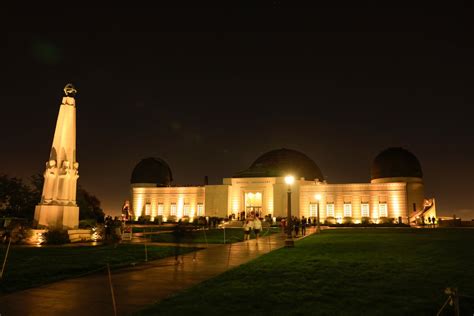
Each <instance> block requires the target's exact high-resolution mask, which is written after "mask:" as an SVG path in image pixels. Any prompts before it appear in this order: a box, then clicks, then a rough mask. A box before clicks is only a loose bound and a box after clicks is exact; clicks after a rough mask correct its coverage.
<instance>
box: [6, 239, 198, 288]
mask: <svg viewBox="0 0 474 316" xmlns="http://www.w3.org/2000/svg"><path fill="white" fill-rule="evenodd" d="M195 249H196V248H180V249H179V251H180V252H181V253H185V252H189V251H193V250H195ZM147 250H148V260H154V259H160V258H164V257H168V256H172V255H174V247H156V246H148V247H147ZM5 253H6V247H5V246H2V247H0V259H1V261H0V262H1V263H3V259H4V256H5ZM144 260H145V251H144V245H138V244H137V245H134V244H119V245H118V246H117V247H116V248H114V246H113V245H107V246H96V247H91V246H83V247H41V248H36V247H12V248H10V254H9V256H8V261H7V265H6V268H5V272H4V275H3V279H2V280H0V293H8V292H13V291H17V290H22V289H26V288H30V287H35V286H38V285H42V284H46V283H51V282H54V281H58V280H62V279H66V278H70V277H75V276H78V275H81V274H84V273H88V272H90V271H94V270H96V269H101V268H104V267H105V266H106V265H107V263H109V264H110V266H111V268H113V269H116V268H121V267H127V266H131V265H132V264H140V263H143V262H144ZM0 268H1V266H0Z"/></svg>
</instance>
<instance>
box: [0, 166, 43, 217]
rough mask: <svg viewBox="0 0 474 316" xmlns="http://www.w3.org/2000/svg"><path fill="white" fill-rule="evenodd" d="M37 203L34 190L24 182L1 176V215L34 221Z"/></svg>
mask: <svg viewBox="0 0 474 316" xmlns="http://www.w3.org/2000/svg"><path fill="white" fill-rule="evenodd" d="M37 203H38V201H36V200H35V195H34V194H33V192H32V189H31V188H30V186H29V185H28V184H25V183H24V182H23V180H21V179H18V178H15V177H13V178H10V177H9V176H7V175H4V174H2V175H0V212H1V214H3V215H5V216H14V217H23V218H30V219H32V218H33V214H34V210H35V205H36V204H37Z"/></svg>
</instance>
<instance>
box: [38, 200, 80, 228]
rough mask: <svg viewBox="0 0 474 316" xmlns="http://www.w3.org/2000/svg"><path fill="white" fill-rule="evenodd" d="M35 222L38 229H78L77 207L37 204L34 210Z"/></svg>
mask: <svg viewBox="0 0 474 316" xmlns="http://www.w3.org/2000/svg"><path fill="white" fill-rule="evenodd" d="M35 222H36V223H37V225H38V226H39V227H42V226H46V227H49V228H57V229H75V228H78V227H79V207H77V206H71V205H51V204H39V205H36V208H35Z"/></svg>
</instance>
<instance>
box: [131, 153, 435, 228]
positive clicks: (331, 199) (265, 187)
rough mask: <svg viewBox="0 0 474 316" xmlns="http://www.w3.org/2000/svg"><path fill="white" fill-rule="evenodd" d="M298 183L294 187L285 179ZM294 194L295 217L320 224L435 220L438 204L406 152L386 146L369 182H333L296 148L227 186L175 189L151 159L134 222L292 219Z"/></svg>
mask: <svg viewBox="0 0 474 316" xmlns="http://www.w3.org/2000/svg"><path fill="white" fill-rule="evenodd" d="M288 175H291V176H293V177H294V178H295V181H294V182H293V184H291V185H289V184H287V183H286V182H285V176H288ZM288 190H291V193H292V194H291V206H292V207H291V208H292V215H295V216H299V217H301V216H305V217H316V216H317V210H318V208H319V212H320V217H321V221H323V222H324V221H325V222H337V223H343V222H353V223H360V222H374V223H378V222H381V221H394V222H403V223H410V224H413V223H416V222H419V221H420V220H423V218H426V217H431V216H435V217H436V208H435V203H434V199H426V198H425V195H424V184H423V172H422V168H421V165H420V163H419V161H418V159H417V158H416V157H415V155H413V154H412V153H411V152H409V151H407V150H405V149H403V148H388V149H386V150H384V151H382V152H381V153H380V154H379V155H378V156H377V157H375V159H374V161H373V163H372V168H371V180H370V183H328V182H327V181H326V180H325V178H324V175H323V173H322V172H321V170H320V168H319V167H318V165H317V164H316V163H315V162H314V161H313V160H312V159H310V158H309V157H308V156H306V155H305V154H303V153H301V152H299V151H295V150H291V149H277V150H272V151H270V152H267V153H265V154H263V155H262V156H260V157H258V158H257V159H256V160H255V161H254V162H253V163H252V164H251V165H250V167H249V168H247V169H245V170H243V171H240V172H236V173H235V174H234V175H233V177H232V178H224V179H223V180H222V184H218V185H202V186H176V185H174V184H173V175H172V171H171V169H170V167H169V166H168V164H167V163H166V162H165V161H164V160H162V159H160V158H146V159H143V160H142V161H140V162H139V163H138V164H137V165H136V166H135V168H134V169H133V172H132V176H131V195H132V199H131V200H132V205H131V210H132V214H133V216H134V217H135V219H138V218H139V217H141V216H146V217H149V218H150V219H151V220H153V219H155V218H156V217H157V216H162V217H163V220H170V219H171V220H177V219H180V218H183V217H189V218H193V217H199V216H209V217H213V216H216V217H229V216H235V218H239V217H240V218H241V216H243V215H245V216H249V215H251V214H252V215H255V214H257V215H258V216H260V217H264V216H271V217H286V214H287V204H288V198H287V192H288Z"/></svg>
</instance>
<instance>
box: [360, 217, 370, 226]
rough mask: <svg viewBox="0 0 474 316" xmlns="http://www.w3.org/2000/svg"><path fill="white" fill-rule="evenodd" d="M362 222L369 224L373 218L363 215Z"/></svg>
mask: <svg viewBox="0 0 474 316" xmlns="http://www.w3.org/2000/svg"><path fill="white" fill-rule="evenodd" d="M360 223H361V224H363V225H368V224H370V223H371V219H370V217H362V218H361V219H360Z"/></svg>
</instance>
